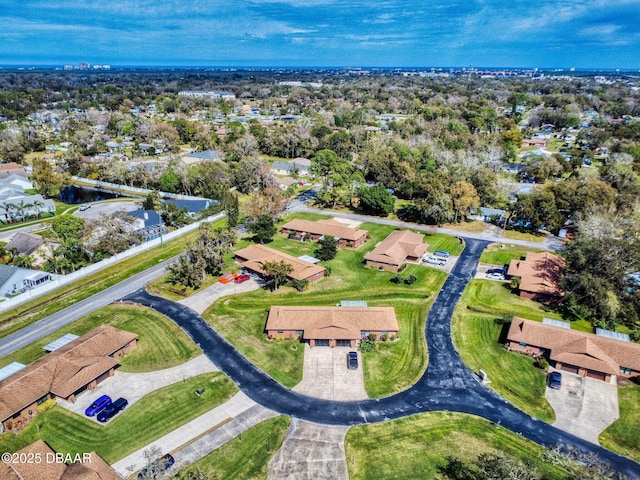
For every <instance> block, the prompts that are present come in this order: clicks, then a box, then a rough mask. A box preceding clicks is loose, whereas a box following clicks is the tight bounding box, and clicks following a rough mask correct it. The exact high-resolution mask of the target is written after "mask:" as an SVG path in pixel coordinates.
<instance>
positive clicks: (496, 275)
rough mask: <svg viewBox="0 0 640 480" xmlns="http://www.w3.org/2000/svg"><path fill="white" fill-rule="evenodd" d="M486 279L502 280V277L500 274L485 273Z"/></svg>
mask: <svg viewBox="0 0 640 480" xmlns="http://www.w3.org/2000/svg"><path fill="white" fill-rule="evenodd" d="M486 278H488V279H489V280H504V275H503V274H502V273H497V272H492V273H487V275H486Z"/></svg>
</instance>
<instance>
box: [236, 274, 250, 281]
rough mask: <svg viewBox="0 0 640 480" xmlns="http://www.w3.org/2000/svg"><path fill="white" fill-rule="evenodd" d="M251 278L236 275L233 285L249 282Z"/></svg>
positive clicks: (245, 275)
mask: <svg viewBox="0 0 640 480" xmlns="http://www.w3.org/2000/svg"><path fill="white" fill-rule="evenodd" d="M250 278H251V276H250V275H247V274H246V273H242V274H240V275H238V276H237V277H236V278H235V279H234V280H233V281H234V282H235V283H243V282H246V281H247V280H249V279H250Z"/></svg>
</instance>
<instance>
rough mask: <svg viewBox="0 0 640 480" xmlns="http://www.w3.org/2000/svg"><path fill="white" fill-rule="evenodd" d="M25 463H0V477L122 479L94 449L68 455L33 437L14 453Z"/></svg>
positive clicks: (9, 479)
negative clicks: (29, 443)
mask: <svg viewBox="0 0 640 480" xmlns="http://www.w3.org/2000/svg"><path fill="white" fill-rule="evenodd" d="M14 455H15V456H16V457H17V458H25V459H31V460H33V461H25V462H2V463H0V478H2V479H4V480H45V479H46V480H122V479H121V477H120V475H118V473H117V472H116V471H115V470H114V469H113V468H111V466H110V465H109V464H108V463H107V462H105V461H104V460H103V459H102V457H101V456H100V455H98V454H97V453H96V452H91V453H88V452H87V453H83V454H79V455H78V456H77V457H76V455H73V457H71V459H72V460H74V461H73V463H70V464H67V463H65V461H66V460H67V455H70V454H69V453H67V452H65V453H59V454H58V453H56V451H55V450H53V449H52V448H51V447H50V446H49V445H47V444H46V443H45V442H44V441H42V440H36V441H35V442H34V443H32V444H31V445H27V446H26V447H24V448H23V449H21V450H18V451H17V452H15V454H14Z"/></svg>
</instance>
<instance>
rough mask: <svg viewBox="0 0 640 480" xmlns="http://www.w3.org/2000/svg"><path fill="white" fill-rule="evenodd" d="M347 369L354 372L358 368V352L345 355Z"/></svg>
mask: <svg viewBox="0 0 640 480" xmlns="http://www.w3.org/2000/svg"><path fill="white" fill-rule="evenodd" d="M347 367H348V368H349V370H356V369H357V368H358V352H349V353H347Z"/></svg>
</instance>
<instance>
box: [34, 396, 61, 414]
mask: <svg viewBox="0 0 640 480" xmlns="http://www.w3.org/2000/svg"><path fill="white" fill-rule="evenodd" d="M56 405H57V402H56V400H55V399H54V398H50V399H49V400H47V401H45V402H42V403H41V404H40V405H38V413H42V412H46V411H47V410H51V409H52V408H53V407H55V406H56Z"/></svg>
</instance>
